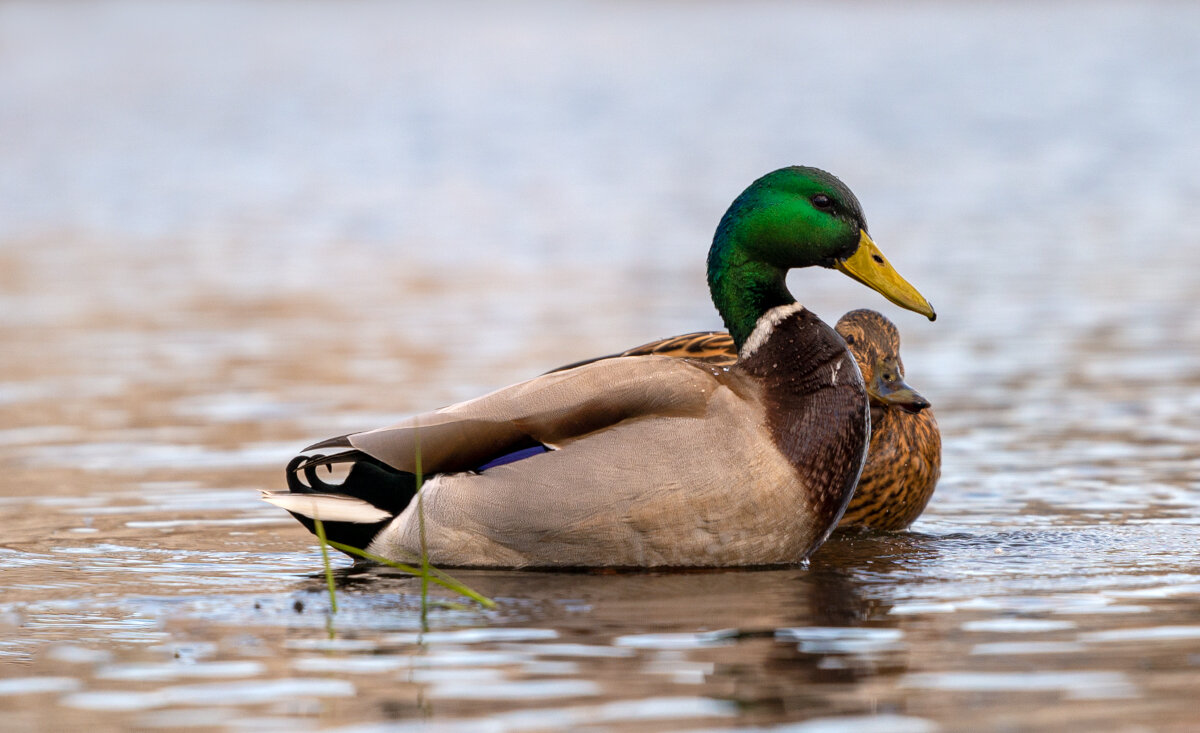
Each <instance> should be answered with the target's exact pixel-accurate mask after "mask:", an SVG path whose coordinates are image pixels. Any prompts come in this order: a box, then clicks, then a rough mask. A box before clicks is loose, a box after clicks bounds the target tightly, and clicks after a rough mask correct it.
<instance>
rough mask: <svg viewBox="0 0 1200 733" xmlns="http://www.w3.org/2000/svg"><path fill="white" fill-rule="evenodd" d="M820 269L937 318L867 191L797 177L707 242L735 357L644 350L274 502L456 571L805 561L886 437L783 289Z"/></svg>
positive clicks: (337, 443) (487, 400) (306, 472)
mask: <svg viewBox="0 0 1200 733" xmlns="http://www.w3.org/2000/svg"><path fill="white" fill-rule="evenodd" d="M812 266H822V267H833V268H836V269H839V270H841V271H842V272H844V273H846V274H848V275H850V276H851V277H853V278H854V279H856V280H859V281H860V282H862V283H864V284H866V285H867V286H869V287H871V288H873V289H875V290H877V291H879V292H880V293H882V294H883V295H884V296H886V297H887V298H889V299H890V300H892V301H893V302H895V303H897V304H899V305H901V306H904V307H906V308H910V309H912V310H915V311H917V312H919V313H923V314H925V315H926V316H928V317H929V318H931V319H932V318H934V313H933V309H932V307H930V305H929V303H928V302H927V301H926V300H925V298H924V297H922V296H921V294H920V293H919V292H917V290H916V289H915V288H913V287H912V286H911V285H909V284H908V283H907V282H906V281H905V280H904V279H903V278H902V277H900V275H899V274H898V273H897V272H896V271H895V270H894V269H893V268H892V267H891V265H890V264H888V262H887V260H885V259H884V257H883V255H882V254H881V253H880V252H879V250H878V249H877V248H876V246H875V243H874V242H872V241H871V238H870V237H869V236H868V235H867V229H866V223H865V222H864V219H863V214H862V209H861V207H860V206H859V203H858V200H857V199H856V198H855V197H854V194H852V193H851V192H850V190H849V189H848V188H847V187H846V186H845V185H844V184H843V183H842V182H841V181H839V180H838V179H837V178H835V177H834V176H832V175H830V174H828V173H825V172H824V171H820V170H817V169H815V168H800V167H793V168H784V169H781V170H778V171H775V172H773V173H770V174H768V175H766V176H764V177H762V178H760V179H758V180H757V181H755V182H754V183H753V184H751V185H750V187H749V188H747V189H746V190H745V191H744V192H743V193H742V194H741V195H740V196H738V198H737V199H736V200H735V201H734V202H733V204H732V205H731V206H730V207H729V210H728V211H727V212H726V213H725V216H724V217H723V218H722V219H721V223H720V225H719V226H718V227H717V232H716V235H715V237H714V239H713V244H712V248H711V249H710V251H709V258H708V282H709V289H710V291H711V292H712V296H713V301H714V303H715V304H716V305H717V309H718V310H719V311H720V312H721V315H722V317H723V318H724V320H725V324H726V326H727V327H728V328H729V331H730V333H731V334H732V337H733V340H734V343H735V344H736V345H737V347H738V355H739V359H738V362H737V363H736V364H735V365H733V366H731V367H728V368H724V367H713V366H710V365H707V364H704V363H699V362H692V361H689V360H685V359H673V358H670V357H663V356H640V357H630V358H626V359H607V360H602V361H597V362H595V363H592V364H585V365H583V366H580V367H577V368H574V369H568V370H565V371H560V372H554V373H551V374H546V375H542V376H540V377H535V378H534V379H531V380H529V381H527V382H522V383H520V384H516V385H513V386H511V387H506V388H503V389H500V390H498V391H496V392H493V393H491V394H488V395H485V396H483V397H480V398H477V399H474V400H470V401H467V402H461V403H459V404H456V405H451V406H450V407H445V408H442V409H440V410H435V411H433V412H429V413H425V414H423V415H418V416H416V417H413V418H410V419H408V420H406V421H404V422H402V423H400V424H397V425H394V426H391V427H387V428H381V429H378V430H371V431H367V432H363V433H354V434H351V435H346V436H342V437H338V438H333V439H330V440H326V441H323V442H321V443H317V444H316V445H314V446H312V447H310V448H308V449H307V450H306V451H305V454H303V455H301V456H299V457H297V458H296V459H294V460H293V461H292V462H291V463H290V464H289V466H288V471H287V476H288V488H289V491H288V492H269V493H267V494H266V495H265V496H264V498H265V499H266V500H267V501H269V502H271V503H273V504H276V505H278V506H281V507H283V508H284V509H287V510H288V511H290V512H292V514H293V515H295V516H296V517H297V518H298V519H299V520H300V521H301V522H303V523H305V525H306V526H308V527H309V528H310V529H312V524H313V523H312V519H313V518H314V517H315V518H319V519H321V520H322V521H323V523H324V525H325V527H326V531H327V532H328V533H329V535H330V537H331V538H333V539H335V540H338V541H341V542H344V543H346V544H350V545H354V546H357V547H364V548H365V549H367V550H368V551H369V552H372V553H374V554H378V555H382V556H384V557H388V558H392V559H398V560H410V559H411V558H413V557H415V556H417V555H418V554H419V553H420V552H421V550H422V548H424V549H425V550H426V551H427V553H428V558H429V560H430V561H431V562H433V563H435V564H439V565H443V566H473V567H600V566H608V567H663V566H692V567H695V566H710V567H711V566H738V565H743V566H744V565H772V564H780V563H795V562H799V561H801V560H803V559H804V558H806V557H807V556H808V555H809V554H810V553H811V552H812V551H813V550H814V549H816V548H817V547H818V546H819V545H820V544H821V542H823V541H824V540H825V538H826V537H827V536H828V535H829V533H830V532H831V531H832V529H833V526H834V525H835V524H836V523H837V520H838V518H839V517H840V516H841V515H842V512H843V511H844V509H845V507H846V504H847V502H848V501H849V499H850V495H851V493H852V492H853V489H854V486H855V483H856V482H857V481H858V476H859V472H860V471H861V470H862V465H863V460H864V458H865V455H866V447H867V439H868V434H869V431H870V423H869V419H870V418H869V410H868V403H867V394H866V390H865V388H864V387H863V382H862V377H861V375H860V374H859V371H858V368H857V367H856V366H855V364H854V359H853V358H852V357H851V356H850V355H849V353H848V352H847V350H846V345H845V343H844V342H843V341H842V338H841V337H840V336H838V335H837V333H836V332H835V331H834V330H833V329H832V328H830V327H829V326H828V325H826V324H825V323H823V322H822V321H821V320H820V319H819V318H817V317H816V316H815V315H813V314H812V313H811V312H809V311H808V310H806V309H805V308H804V307H803V306H801V305H800V304H798V303H796V302H795V299H794V298H793V297H792V295H791V293H789V292H788V290H787V286H786V284H785V282H784V278H785V276H786V274H787V271H788V270H789V269H790V268H793V267H812ZM335 464H349V472H348V473H347V474H346V476H345V478H344V480H343V481H342V482H341V483H338V484H332V483H329V482H327V481H325V480H322V479H321V478H320V477H318V475H317V474H318V468H319V467H327V468H330V467H332V466H334V465H335ZM422 469H423V471H424V475H425V477H426V478H427V479H428V480H427V481H426V482H425V483H424V486H423V487H422V489H421V493H420V496H421V501H420V502H417V501H413V499H414V497H415V496H416V488H417V487H416V476H415V474H416V473H418V472H419V471H421V470H422Z"/></svg>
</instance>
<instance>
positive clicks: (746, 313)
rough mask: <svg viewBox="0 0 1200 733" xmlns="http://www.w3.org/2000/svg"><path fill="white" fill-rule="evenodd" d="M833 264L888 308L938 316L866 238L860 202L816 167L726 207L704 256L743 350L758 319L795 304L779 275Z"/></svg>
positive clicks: (793, 171)
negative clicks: (881, 298)
mask: <svg viewBox="0 0 1200 733" xmlns="http://www.w3.org/2000/svg"><path fill="white" fill-rule="evenodd" d="M814 266H820V267H831V268H836V269H838V270H841V271H842V272H843V273H845V274H847V275H849V276H850V277H852V278H854V279H855V280H858V281H859V282H861V283H863V284H864V285H866V286H867V287H870V288H872V289H873V290H876V291H878V292H879V293H880V294H882V295H883V296H884V297H885V298H887V299H888V300H890V301H892V302H893V303H895V304H897V305H899V306H901V307H903V308H907V309H909V310H912V311H916V312H917V313H921V314H922V315H924V316H926V317H928V318H929V319H930V320H933V319H934V318H936V315H935V314H934V311H933V307H932V306H930V305H929V301H927V300H925V298H924V296H922V295H921V294H920V293H919V292H918V291H917V289H916V288H914V287H913V286H912V285H910V284H909V283H908V282H907V281H906V280H905V279H904V278H902V277H900V274H899V273H897V272H896V270H895V269H894V268H892V266H891V265H890V264H889V263H888V261H887V259H886V258H885V257H884V256H883V254H882V253H881V252H880V251H879V248H878V247H876V246H875V243H874V242H873V241H871V237H870V236H869V235H868V234H867V222H866V218H865V217H864V216H863V212H862V206H861V205H860V204H859V203H858V199H857V198H856V197H855V196H854V194H853V193H852V192H851V191H850V189H849V188H847V187H846V184H844V183H842V182H841V181H840V180H838V179H837V177H835V176H833V175H832V174H830V173H827V172H825V171H823V170H820V169H818V168H809V167H803V166H793V167H790V168H781V169H779V170H777V171H774V172H772V173H768V174H767V175H765V176H763V177H762V178H759V179H758V180H757V181H755V182H754V183H752V184H750V187H749V188H747V189H746V190H745V191H743V192H742V194H741V195H740V196H738V197H737V199H736V200H735V201H734V202H733V204H732V205H730V207H729V210H728V211H726V212H725V216H724V217H723V218H722V219H721V223H720V225H719V226H718V227H717V233H716V236H715V237H714V238H713V245H712V249H710V250H709V255H708V281H709V288H710V289H711V291H712V295H713V302H714V303H715V304H716V306H717V310H719V311H720V312H721V315H722V317H723V318H724V319H725V325H726V326H727V327H728V328H729V330H730V332H731V333H732V334H733V337H734V341H735V342H736V343H737V345H738V347H739V348H740V347H741V344H742V342H743V341H744V339H745V337H746V336H748V335H749V333H750V331H752V330H753V328H754V323H755V322H756V321H757V319H758V317H759V316H760V315H762V314H763V313H764V312H766V310H768V309H770V308H773V307H775V306H777V305H785V304H787V303H791V302H794V298H792V297H791V294H790V293H788V291H787V286H786V285H785V283H784V278H785V277H786V275H787V271H788V270H789V269H791V268H794V267H814Z"/></svg>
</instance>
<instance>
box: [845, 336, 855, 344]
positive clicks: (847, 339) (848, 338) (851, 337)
mask: <svg viewBox="0 0 1200 733" xmlns="http://www.w3.org/2000/svg"><path fill="white" fill-rule="evenodd" d="M846 343H848V344H850V345H851V346H853V345H854V337H853V336H847V337H846Z"/></svg>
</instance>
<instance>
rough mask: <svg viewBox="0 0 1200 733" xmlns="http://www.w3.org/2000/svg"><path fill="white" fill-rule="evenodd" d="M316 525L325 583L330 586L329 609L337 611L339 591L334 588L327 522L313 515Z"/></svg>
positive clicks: (333, 611)
mask: <svg viewBox="0 0 1200 733" xmlns="http://www.w3.org/2000/svg"><path fill="white" fill-rule="evenodd" d="M313 524H314V525H316V530H317V539H318V540H319V541H320V543H321V562H322V563H323V564H324V565H325V584H326V585H327V586H329V610H330V612H331V613H337V592H336V591H335V590H334V583H333V566H332V565H331V564H330V563H329V546H328V545H329V540H328V539H326V538H325V523H324V522H322V521H321V520H320V519H317V518H316V517H313Z"/></svg>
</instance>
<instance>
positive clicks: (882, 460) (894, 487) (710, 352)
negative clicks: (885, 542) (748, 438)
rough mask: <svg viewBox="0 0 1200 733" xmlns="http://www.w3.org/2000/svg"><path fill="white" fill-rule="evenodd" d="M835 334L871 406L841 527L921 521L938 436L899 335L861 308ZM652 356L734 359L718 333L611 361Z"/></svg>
mask: <svg viewBox="0 0 1200 733" xmlns="http://www.w3.org/2000/svg"><path fill="white" fill-rule="evenodd" d="M834 330H836V331H837V332H838V334H839V335H840V336H841V337H842V338H843V339H845V341H846V345H847V346H849V347H850V353H851V354H852V355H853V356H854V361H855V362H856V363H857V364H858V368H859V371H861V372H862V376H863V381H864V382H865V383H866V387H867V395H868V396H869V398H870V402H871V443H870V447H869V448H868V450H867V463H866V465H865V466H863V471H862V476H861V477H860V478H859V480H858V488H857V489H855V490H854V496H853V498H851V499H850V505H849V506H848V507H846V513H845V514H843V515H842V520H841V522H839V523H838V527H839V528H849V527H869V528H871V529H883V530H895V529H904V528H905V527H907V526H908V525H910V524H912V523H913V522H914V521H916V519H917V517H919V516H921V512H922V511H924V510H925V505H926V504H928V503H929V497H931V496H933V489H934V486H936V485H937V481H938V477H939V476H940V475H941V466H942V435H941V433H940V432H939V431H938V427H937V422H935V421H934V419H933V412H932V410H930V409H928V408H929V402H928V401H926V400H925V398H924V397H922V396H921V395H919V394H917V393H916V391H914V390H913V389H912V388H911V387H909V386H908V385H907V384H905V383H904V363H903V362H902V361H901V360H900V332H899V331H898V330H896V325H895V324H894V323H892V322H891V321H890V320H888V318H887V317H886V316H884V315H883V314H882V313H879V312H876V311H873V310H867V309H863V310H855V311H850V312H849V313H847V314H846V315H844V316H842V317H841V318H840V319H838V322H837V325H836V326H835V327H834ZM649 354H657V355H661V356H673V357H677V358H684V359H694V360H699V361H703V362H705V363H708V364H714V365H718V366H730V365H732V364H734V363H735V362H736V361H737V349H736V348H735V347H734V345H733V338H732V337H731V336H730V335H729V334H728V333H723V332H720V331H704V332H701V333H689V334H687V335H684V336H675V337H674V338H668V339H663V340H661V341H653V342H651V343H648V344H643V345H641V346H637V347H635V348H632V349H629V350H628V351H623V352H621V353H620V354H614V355H613V356H614V357H616V356H621V357H624V356H645V355H649ZM600 358H601V359H605V358H612V357H600ZM583 363H586V362H583ZM572 366H579V364H578V363H577V364H574V365H572ZM564 368H570V367H564Z"/></svg>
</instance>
